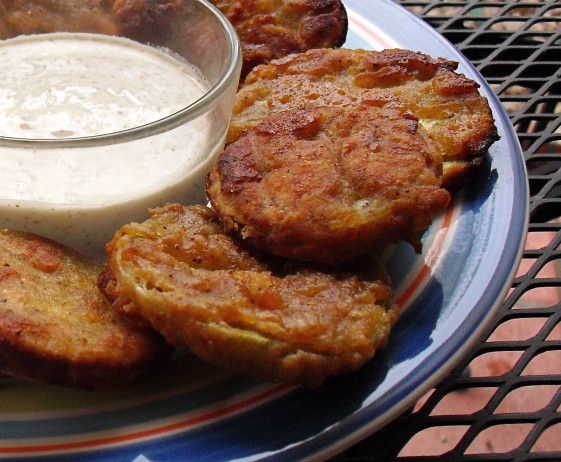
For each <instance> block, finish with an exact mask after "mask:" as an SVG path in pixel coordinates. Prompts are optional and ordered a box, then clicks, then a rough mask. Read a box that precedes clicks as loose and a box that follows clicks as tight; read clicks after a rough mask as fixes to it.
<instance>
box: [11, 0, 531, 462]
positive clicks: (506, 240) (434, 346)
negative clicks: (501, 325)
mask: <svg viewBox="0 0 561 462" xmlns="http://www.w3.org/2000/svg"><path fill="white" fill-rule="evenodd" d="M345 5H346V6H347V8H348V13H349V35H348V40H347V43H346V46H347V47H349V48H366V49H381V48H387V47H401V48H409V49H413V50H419V51H423V52H425V53H428V54H430V55H432V56H443V57H447V58H450V59H453V60H456V61H458V62H459V63H460V72H462V73H464V74H466V75H468V76H469V77H471V78H473V79H474V80H476V81H478V82H479V83H480V84H481V92H482V93H483V94H484V95H485V96H486V97H487V98H488V99H489V102H490V105H491V107H492V110H493V113H494V116H495V121H496V124H497V127H498V131H499V134H500V136H501V139H500V141H498V142H496V143H495V144H494V145H493V146H492V147H491V149H490V152H489V160H488V162H487V165H486V166H485V167H486V168H485V169H484V170H483V174H482V175H480V177H479V178H478V179H477V181H475V182H474V183H473V184H471V185H469V187H468V188H466V189H465V191H463V193H462V194H460V195H459V196H458V197H456V199H455V202H454V204H453V205H452V206H451V207H450V208H449V210H448V211H447V212H446V213H445V214H444V215H443V216H442V217H440V218H439V219H438V220H435V222H434V224H433V225H432V226H431V228H430V229H429V231H428V232H427V233H426V235H425V236H424V248H425V250H424V253H423V255H422V256H420V257H419V256H416V255H414V254H413V253H412V252H411V251H410V250H409V248H408V247H407V246H397V247H396V248H395V249H394V250H393V251H392V254H391V255H389V257H388V258H389V267H390V273H391V275H392V277H393V279H394V283H395V284H396V287H397V290H396V300H397V302H398V303H399V305H400V306H401V307H402V310H403V313H402V315H401V318H400V320H399V322H398V323H397V325H396V326H395V328H394V332H393V334H392V336H391V339H390V342H389V345H388V347H387V349H386V350H384V351H383V352H380V354H378V355H377V357H376V358H374V360H373V361H371V362H370V363H368V364H367V365H366V366H365V367H364V368H362V369H361V370H360V371H358V372H356V373H353V374H348V375H346V376H341V377H337V378H333V379H331V380H329V381H328V382H327V383H326V384H325V385H324V386H323V387H321V388H319V389H315V390H309V389H305V388H301V387H294V386H287V385H273V384H267V383H261V382H258V381H255V380H251V379H248V378H246V377H239V376H227V375H225V374H224V373H223V372H221V371H218V370H215V369H213V368H211V367H209V366H208V365H206V364H204V363H203V362H201V361H198V360H197V359H195V358H192V357H190V356H188V355H184V356H183V357H178V358H175V359H174V360H173V361H172V364H171V367H169V368H168V369H167V370H166V371H164V372H163V373H162V374H161V375H160V376H158V377H155V378H153V379H152V380H151V381H149V382H148V383H145V384H141V385H138V386H134V387H128V388H126V389H122V390H112V391H109V392H82V391H75V390H68V389H63V388H59V387H52V386H46V385H40V384H35V383H30V382H17V381H10V380H5V381H3V382H0V458H4V459H10V460H14V459H17V460H56V461H74V460H81V461H82V460H83V461H109V460H110V461H117V462H118V461H127V462H130V461H136V462H146V461H153V462H176V461H177V462H179V461H186V460H197V461H204V460H209V461H217V460H294V461H296V460H302V459H314V460H319V459H325V458H327V457H330V456H332V455H334V454H336V453H337V452H339V451H341V450H343V449H344V448H346V447H348V446H350V445H351V444H353V443H354V442H356V441H358V440H360V439H361V438H363V437H365V436H367V435H369V434H370V433H372V432H374V431H375V430H377V429H379V428H380V427H382V426H383V425H384V424H386V423H388V422H389V421H390V420H391V419H393V418H395V417H397V416H398V415H399V414H400V413H402V412H404V411H405V410H406V409H408V408H409V407H411V406H412V405H413V404H414V403H415V401H416V400H417V399H418V398H419V397H420V396H421V394H422V393H424V392H425V391H427V390H428V389H429V388H430V387H432V386H434V385H435V384H436V383H438V382H439V381H440V380H442V379H443V378H444V377H445V376H446V374H447V373H449V371H450V370H451V369H452V368H453V367H454V366H455V365H456V364H457V363H458V361H459V360H460V358H461V357H462V356H464V355H465V354H466V353H467V352H468V351H469V350H470V348H472V347H473V346H474V345H475V344H476V342H478V341H479V338H480V336H481V333H482V331H483V329H484V328H485V326H486V325H487V324H488V323H489V321H490V320H491V318H492V316H493V314H494V313H495V311H496V310H497V308H498V307H499V306H500V302H501V300H502V298H503V296H504V294H505V292H506V290H507V288H508V286H509V284H510V281H511V280H512V277H513V275H514V272H515V270H516V267H517V266H518V262H519V259H520V255H521V249H522V246H523V243H524V242H525V234H526V224H527V221H528V220H527V217H528V199H527V197H528V192H527V180H526V172H525V166H524V161H523V157H522V153H521V150H520V146H519V144H518V141H517V138H516V135H515V133H514V131H513V129H512V126H511V125H510V122H509V119H508V117H507V115H506V114H505V112H504V111H503V109H502V108H501V106H500V103H499V102H498V100H497V99H496V97H495V96H494V95H493V93H492V92H491V90H490V88H489V87H488V86H487V84H486V83H485V82H484V80H483V79H482V77H481V76H480V75H479V74H478V73H477V71H476V70H475V69H474V68H473V67H472V66H471V65H470V64H469V62H468V61H467V60H466V59H465V58H464V57H463V56H461V55H460V54H459V53H458V52H457V51H456V50H455V49H454V48H453V47H452V45H450V44H449V43H448V42H447V41H446V40H445V39H443V38H442V37H441V36H440V35H438V33H436V32H435V31H434V30H433V29H431V28H430V27H429V26H427V25H426V24H425V23H423V22H422V21H420V20H419V19H417V18H416V17H415V16H413V15H412V14H410V13H408V12H407V11H406V10H404V9H403V8H402V7H400V6H398V5H397V4H395V3H393V2H392V1H391V0H376V1H374V0H369V1H365V0H346V1H345Z"/></svg>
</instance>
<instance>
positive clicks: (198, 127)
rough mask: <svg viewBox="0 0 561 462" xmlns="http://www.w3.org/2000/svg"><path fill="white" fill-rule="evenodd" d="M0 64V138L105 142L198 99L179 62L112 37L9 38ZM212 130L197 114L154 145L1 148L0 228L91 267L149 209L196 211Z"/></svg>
mask: <svg viewBox="0 0 561 462" xmlns="http://www.w3.org/2000/svg"><path fill="white" fill-rule="evenodd" d="M0 62H1V63H2V67H1V68H0V136H9V137H19V138H31V139H45V138H49V139H60V138H76V137H84V136H92V135H100V134H107V133H111V132H116V131H120V130H124V129H127V128H133V127H138V126H140V125H144V124H146V123H149V122H153V121H155V120H158V119H161V118H163V117H165V116H168V115H171V114H173V113H175V112H177V111H178V110H180V109H182V108H184V107H185V106H188V105H189V104H191V103H192V102H194V101H195V100H197V99H198V98H200V97H201V96H203V95H204V93H205V92H206V91H207V89H208V84H207V83H206V82H205V80H204V78H202V76H201V75H200V72H199V71H198V70H197V69H195V68H194V67H193V66H191V65H189V64H188V63H187V62H185V61H183V60H180V59H178V58H177V57H175V56H172V55H171V54H168V53H165V52H164V51H160V50H157V49H155V48H152V47H149V46H145V45H141V44H139V43H137V42H134V41H131V40H128V39H124V38H120V37H108V36H101V35H94V34H75V33H68V34H67V33H57V34H47V35H35V36H33V35H32V36H27V37H18V38H15V39H10V40H5V41H2V42H0ZM213 124H214V125H216V121H214V120H212V119H211V117H210V116H209V115H206V116H203V117H200V118H199V119H196V120H194V121H191V122H189V123H187V124H185V125H182V126H180V127H178V128H175V129H173V130H170V131H167V132H165V133H163V134H159V135H152V136H149V137H146V138H141V139H136V140H134V141H130V142H126V143H124V142H121V143H113V144H107V145H102V146H101V145H98V146H93V147H68V148H67V147H62V148H61V147H59V148H50V147H49V148H44V147H40V148H34V146H32V145H29V147H25V148H19V147H18V148H16V147H8V146H3V145H2V143H1V142H0V226H2V227H8V228H13V229H20V230H24V231H30V232H34V233H37V234H41V235H44V236H47V237H50V238H51V239H54V240H56V241H59V242H61V243H64V244H66V245H69V246H71V247H74V248H75V249H77V250H79V251H81V252H82V253H85V254H88V255H90V256H100V255H101V254H102V252H103V247H104V244H105V242H107V240H109V239H110V238H111V236H112V234H113V233H114V231H115V230H116V229H117V228H118V227H119V226H120V225H121V224H123V223H125V222H128V221H132V220H142V219H144V217H145V216H146V214H147V208H148V207H152V206H156V205H159V204H163V203H165V202H169V201H181V202H184V203H188V202H191V203H192V202H201V201H204V199H205V197H204V188H203V186H204V180H205V176H206V172H207V171H208V169H209V166H210V163H211V162H212V160H213V157H214V155H211V154H214V153H216V151H217V150H218V149H220V148H221V147H222V145H221V144H222V143H223V138H222V131H225V128H226V127H225V122H223V123H222V126H220V127H217V126H213ZM212 131H213V133H211V132H212ZM217 131H220V133H219V135H218V138H219V140H218V143H216V140H217V135H216V133H217ZM213 143H215V144H217V145H214V146H213V145H212V144H213Z"/></svg>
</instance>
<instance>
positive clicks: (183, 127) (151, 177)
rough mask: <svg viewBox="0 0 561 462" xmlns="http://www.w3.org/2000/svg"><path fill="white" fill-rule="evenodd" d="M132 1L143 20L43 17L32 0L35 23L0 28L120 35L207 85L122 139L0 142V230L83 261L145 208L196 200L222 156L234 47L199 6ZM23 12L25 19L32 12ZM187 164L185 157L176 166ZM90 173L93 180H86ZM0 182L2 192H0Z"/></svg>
mask: <svg viewBox="0 0 561 462" xmlns="http://www.w3.org/2000/svg"><path fill="white" fill-rule="evenodd" d="M15 3H21V2H15ZM24 3H25V2H24ZM27 3H28V4H29V2H27ZM48 3H49V4H52V3H53V2H48ZM100 3H103V2H100ZM119 3H121V4H122V5H125V6H127V5H133V6H134V4H135V3H134V2H119V1H118V0H117V1H116V2H114V4H115V5H117V6H118V5H119ZM137 3H138V4H139V5H142V4H152V6H150V7H148V10H147V11H144V12H143V11H140V12H139V11H138V10H135V9H134V8H133V9H132V10H129V11H123V10H122V9H121V10H119V9H118V8H117V9H115V8H114V9H113V11H110V10H107V11H105V10H104V11H100V12H97V13H95V12H94V13H93V14H92V13H91V12H88V14H90V16H91V17H88V15H87V14H86V15H83V16H80V14H79V12H78V11H77V10H76V9H74V8H70V7H67V10H65V8H64V7H63V6H60V5H55V6H51V7H50V8H52V9H53V11H51V12H50V16H49V14H47V15H46V16H45V15H44V11H43V10H42V9H41V2H40V1H38V2H36V4H37V12H38V13H39V12H41V11H42V13H41V14H42V19H41V18H40V19H38V20H37V21H35V22H34V21H22V23H21V24H18V23H17V22H16V23H15V26H14V23H13V22H12V24H11V26H10V27H9V28H6V27H4V26H3V25H2V24H1V22H0V35H2V34H3V37H2V38H4V39H6V38H9V36H10V35H12V36H13V35H19V34H37V33H45V32H49V33H50V32H84V33H96V34H107V35H108V36H109V35H122V36H125V37H127V38H130V39H133V40H136V41H139V42H142V43H144V44H149V45H150V46H153V47H156V48H158V49H161V48H164V49H166V50H168V51H171V52H172V53H173V54H177V55H179V56H181V57H183V58H185V59H186V60H187V61H188V62H190V63H191V64H193V65H194V66H196V67H197V68H198V69H199V70H200V71H201V73H202V75H203V76H204V77H205V79H206V81H207V82H208V84H209V87H210V88H209V90H208V91H207V92H206V93H205V94H204V95H203V96H202V97H200V98H199V99H198V100H196V101H194V102H193V103H192V104H189V105H188V106H186V107H184V108H182V109H180V110H179V111H177V112H175V113H173V114H171V115H169V116H166V117H164V118H160V119H159V120H155V121H152V122H150V123H146V124H144V125H141V126H134V127H131V128H128V129H126V130H122V131H111V130H109V131H108V132H107V133H101V134H97V135H95V136H86V137H79V138H62V139H56V138H55V139H30V138H15V137H6V136H3V137H2V136H0V226H1V227H5V228H11V229H18V230H22V231H28V232H32V233H36V234H39V235H42V236H46V237H48V238H51V239H53V240H56V241H58V242H61V243H63V244H66V245H68V246H70V247H73V248H74V249H76V250H78V251H79V252H81V253H83V254H86V255H88V256H91V257H94V258H101V257H102V256H103V249H104V246H105V243H106V242H107V241H108V240H109V239H110V238H111V237H112V235H113V233H114V232H115V230H116V229H117V228H118V227H119V226H120V225H122V224H124V223H128V222H130V221H139V220H143V219H145V217H146V216H147V210H148V208H150V207H155V206H158V205H162V204H165V203H168V202H181V203H204V202H205V201H206V198H205V192H204V183H205V180H206V175H207V172H208V170H209V169H210V166H211V164H212V162H213V161H214V159H215V157H216V155H217V153H218V152H219V151H220V150H221V149H223V146H224V139H225V136H226V131H227V128H228V124H229V120H230V115H231V110H232V104H233V98H234V95H235V92H236V90H237V87H238V83H239V75H240V68H241V49H240V44H239V40H238V38H237V36H236V33H235V31H234V29H233V28H232V26H231V25H230V23H229V22H228V21H227V20H226V19H225V18H224V16H222V14H221V13H220V12H219V11H218V10H217V9H216V8H215V7H214V6H212V5H211V4H209V3H208V2H206V1H204V0H176V1H175V2H163V1H162V2H160V3H161V5H163V6H162V8H163V7H164V6H165V5H169V4H170V3H171V4H173V8H172V9H171V10H166V9H165V8H164V9H161V10H158V9H157V8H156V9H153V8H152V7H153V5H154V4H156V5H157V4H158V2H143V1H142V0H141V1H139V2H137ZM6 8H7V9H9V8H10V7H6ZM14 8H17V6H15V7H14ZM8 13H9V12H8ZM17 13H18V12H17V11H15V14H17ZM28 13H30V14H33V13H34V9H33V8H31V9H30V10H29V11H28ZM14 17H16V16H14ZM0 21H1V20H0ZM142 21H144V22H145V23H144V24H143V23H142ZM50 36H51V37H52V35H45V36H41V39H42V38H43V37H45V38H47V37H50ZM27 39H29V37H25V38H23V40H27ZM15 40H20V38H17V39H15ZM108 40H110V39H108ZM3 43H5V44H6V43H8V42H3ZM1 46H2V42H0V47H1ZM4 72H6V70H4ZM167 84H168V83H167V82H166V81H165V80H164V81H162V82H161V85H162V86H165V85H167ZM202 129H204V130H205V133H207V135H206V136H205V138H204V139H203V141H201V142H198V144H197V145H196V146H194V145H193V144H192V143H190V141H191V140H190V138H191V135H190V134H192V133H193V132H192V130H195V131H197V130H202ZM193 150H196V153H195V154H193V152H192V151H193ZM164 153H165V154H166V155H167V156H168V160H169V155H170V153H173V154H172V155H173V156H174V157H173V159H175V156H177V164H178V166H181V167H178V168H175V166H173V167H172V168H170V163H169V161H168V163H167V164H166V166H163V165H162V162H160V163H159V162H158V158H160V159H162V158H163V154H164ZM143 156H144V157H143ZM146 156H148V157H146ZM141 157H143V158H144V161H143V162H144V164H146V163H147V162H148V163H149V168H147V170H146V173H142V175H145V177H146V178H145V180H143V181H142V182H141V184H136V185H134V186H130V187H129V186H127V185H126V181H124V179H125V178H127V176H128V175H129V173H130V171H131V169H135V168H137V167H138V164H139V163H140V162H137V161H136V159H140V158H141ZM187 157H194V158H195V159H194V160H192V161H189V162H186V161H185V159H187ZM22 162H23V163H27V165H28V167H27V168H29V165H32V171H31V174H26V175H24V176H22V175H19V174H18V172H20V168H19V167H18V165H19V163H22ZM65 162H70V164H71V165H70V166H68V165H66V164H65ZM59 163H61V165H62V167H61V168H59V167H58V164H59ZM92 165H93V166H94V167H95V170H96V173H95V175H93V174H90V172H92ZM53 166H57V167H56V168H55V167H53ZM21 171H23V170H21ZM38 178H39V179H40V181H39V180H38ZM2 184H4V185H9V187H7V186H5V188H4V189H2V186H1V185H2ZM44 185H51V186H50V187H51V191H50V192H49V193H48V194H45V195H43V193H42V192H41V191H40V189H41V188H43V187H45V186H44ZM107 185H110V186H111V187H107ZM113 186H114V187H113ZM14 191H15V192H14ZM30 191H31V192H30Z"/></svg>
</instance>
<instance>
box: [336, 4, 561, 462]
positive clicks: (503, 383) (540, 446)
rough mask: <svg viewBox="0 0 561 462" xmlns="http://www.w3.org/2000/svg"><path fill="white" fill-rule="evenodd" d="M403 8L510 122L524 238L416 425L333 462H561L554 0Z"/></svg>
mask: <svg viewBox="0 0 561 462" xmlns="http://www.w3.org/2000/svg"><path fill="white" fill-rule="evenodd" d="M373 3H375V0H373ZM400 3H401V4H402V5H404V6H405V7H407V8H408V9H410V10H411V11H412V12H414V13H415V14H417V15H419V16H420V17H422V18H423V19H425V20H426V21H427V22H429V23H430V24H431V25H432V26H433V27H435V28H436V29H437V30H438V31H439V32H440V33H441V34H442V35H444V36H445V37H446V38H448V39H449V40H450V41H451V42H452V43H453V44H454V45H456V47H457V48H458V49H459V50H460V51H462V52H463V53H464V54H465V55H466V56H467V57H468V59H470V61H471V62H472V63H473V64H474V65H475V66H476V67H477V68H478V69H479V71H480V72H481V73H482V74H483V76H484V77H485V78H486V79H487V81H488V82H489V83H490V84H491V86H492V88H493V90H494V91H495V93H496V94H497V95H498V96H499V98H500V100H501V102H502V103H503V105H504V107H505V108H506V110H507V112H508V113H509V115H510V118H511V121H512V124H513V125H514V127H515V129H516V131H517V134H518V137H519V140H520V143H521V145H522V148H523V150H524V156H525V160H526V165H527V169H528V174H529V183H530V195H531V198H530V225H529V237H528V241H527V244H526V249H525V251H524V255H523V261H522V264H521V267H520V270H519V272H518V275H517V277H516V279H515V280H514V282H513V284H512V289H511V291H510V292H509V294H508V296H507V298H506V300H505V302H504V304H503V306H502V307H501V310H500V313H499V315H498V316H497V318H496V320H495V321H494V323H493V324H492V325H491V326H490V328H489V329H488V330H487V332H486V334H485V337H484V338H485V339H486V340H485V341H483V342H481V344H480V345H479V346H478V347H477V348H476V349H475V351H473V352H472V354H471V356H469V357H468V358H466V359H465V360H464V361H463V362H462V363H461V364H460V365H459V367H457V369H456V370H455V371H454V372H453V373H452V374H451V375H450V376H449V378H448V379H447V380H445V381H444V382H443V383H441V384H440V385H439V386H438V387H437V388H436V389H435V390H432V391H431V392H430V393H429V394H428V395H427V396H426V397H425V398H424V399H423V400H421V401H420V402H419V403H418V404H417V406H416V407H415V409H413V410H412V413H408V414H407V415H404V416H402V417H400V418H398V419H397V420H396V421H394V422H393V423H391V424H390V425H388V426H387V427H385V428H384V429H382V430H381V431H379V432H378V433H377V434H375V435H373V436H372V437H370V438H368V439H367V440H365V441H363V442H362V443H360V444H358V445H357V446H355V447H353V448H351V449H350V450H348V451H346V452H345V453H344V454H342V455H341V456H339V457H338V458H337V460H339V461H360V460H363V461H391V460H397V461H400V462H417V461H425V460H439V461H450V462H462V461H482V462H483V461H485V462H487V461H517V462H518V461H526V460H540V461H556V462H559V461H561V247H560V245H561V221H560V217H561V0H555V1H554V0H545V1H543V0H541V1H540V0H536V1H515V0H511V1H475V0H472V1H460V0H457V1H415V0H401V1H400ZM481 364H486V367H481ZM468 371H469V373H468ZM505 435H506V437H505Z"/></svg>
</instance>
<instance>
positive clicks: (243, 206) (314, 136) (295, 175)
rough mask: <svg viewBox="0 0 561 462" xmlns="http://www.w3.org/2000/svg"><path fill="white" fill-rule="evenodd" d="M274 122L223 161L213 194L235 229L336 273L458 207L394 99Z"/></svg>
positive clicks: (436, 162)
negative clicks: (451, 203)
mask: <svg viewBox="0 0 561 462" xmlns="http://www.w3.org/2000/svg"><path fill="white" fill-rule="evenodd" d="M377 103H378V104H381V107H378V106H366V105H364V106H362V107H359V108H358V110H356V111H355V110H349V109H338V108H334V107H313V106H311V107H309V108H307V109H299V110H294V111H285V112H279V113H276V114H273V115H271V116H270V117H269V118H267V119H265V120H264V121H263V122H261V123H260V124H259V125H257V126H256V127H255V128H253V129H252V130H250V131H248V132H247V133H246V134H245V135H243V136H242V137H241V138H240V139H238V140H237V141H236V142H235V143H233V144H230V145H229V146H228V147H227V148H226V150H225V151H224V152H223V153H222V154H221V155H220V157H219V158H218V161H217V163H216V165H215V167H214V168H213V170H212V171H211V173H210V175H209V177H208V181H207V193H208V196H209V198H210V200H211V202H212V205H213V208H214V209H215V210H216V211H217V213H218V215H219V216H220V219H221V221H222V222H223V224H224V226H225V228H226V230H228V231H235V232H236V233H238V234H239V235H240V236H241V237H242V238H243V239H244V240H248V241H250V242H251V244H252V245H254V246H256V247H259V248H261V249H264V250H266V251H268V252H270V253H272V254H274V255H277V256H283V257H288V258H295V259H298V260H304V261H312V262H317V263H322V264H327V265H332V266H333V265H338V264H340V263H342V262H346V261H349V260H351V259H353V258H355V257H356V256H358V255H361V254H364V253H366V252H369V251H370V250H371V249H373V248H375V247H378V246H380V245H384V244H387V243H395V242H397V241H399V240H407V241H409V242H411V243H412V244H413V245H414V247H416V248H417V249H420V247H421V244H420V239H419V238H420V236H421V235H422V233H423V232H424V231H425V230H426V229H427V228H428V226H429V225H430V223H431V221H432V220H433V218H434V217H435V216H436V215H437V214H439V213H440V212H442V211H443V210H444V209H445V208H446V206H447V205H448V203H449V199H450V194H449V192H448V191H446V190H445V189H443V188H441V187H440V184H441V171H442V161H441V158H440V156H439V154H438V152H437V151H435V150H434V149H433V148H432V147H431V145H430V144H429V143H427V142H426V140H425V137H424V135H423V129H422V127H419V124H418V121H417V120H416V119H415V117H414V116H412V115H411V114H410V113H408V112H406V111H403V110H402V109H401V108H399V106H397V107H396V106H394V105H393V103H392V101H391V100H390V102H389V103H388V104H386V103H387V102H386V101H381V102H380V101H378V102H377Z"/></svg>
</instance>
